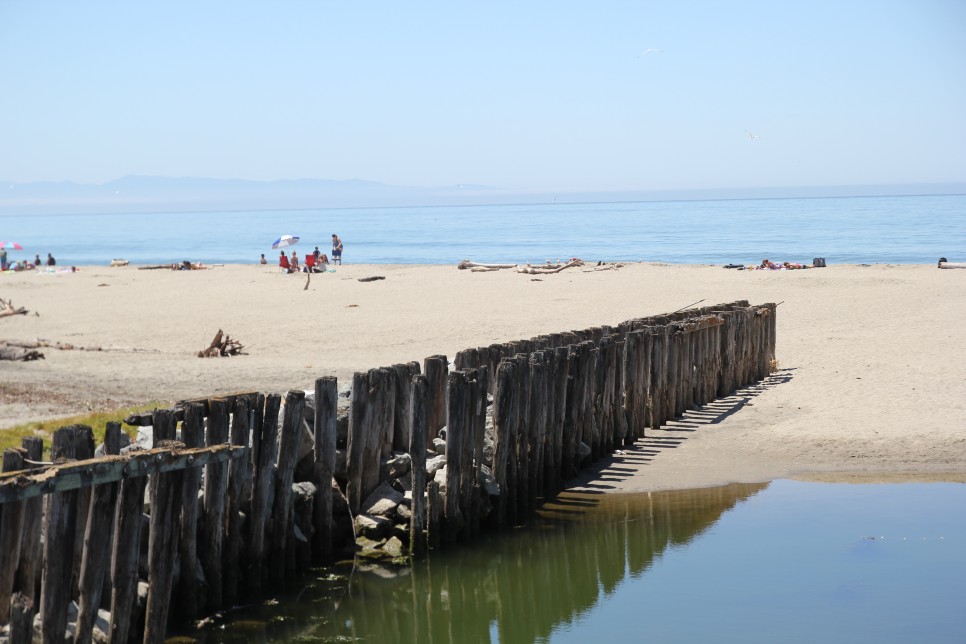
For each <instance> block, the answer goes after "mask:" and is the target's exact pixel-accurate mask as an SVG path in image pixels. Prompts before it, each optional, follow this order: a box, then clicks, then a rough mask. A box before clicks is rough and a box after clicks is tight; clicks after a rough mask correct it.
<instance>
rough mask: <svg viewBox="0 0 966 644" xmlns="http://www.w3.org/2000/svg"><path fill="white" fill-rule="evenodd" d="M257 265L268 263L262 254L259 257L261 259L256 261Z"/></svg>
mask: <svg viewBox="0 0 966 644" xmlns="http://www.w3.org/2000/svg"><path fill="white" fill-rule="evenodd" d="M258 263H259V264H267V263H268V260H267V259H265V253H262V257H261V259H259V260H258Z"/></svg>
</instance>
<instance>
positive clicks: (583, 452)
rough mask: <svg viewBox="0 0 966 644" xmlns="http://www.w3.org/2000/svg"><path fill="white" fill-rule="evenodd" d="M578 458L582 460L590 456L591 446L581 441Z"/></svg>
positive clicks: (578, 447)
mask: <svg viewBox="0 0 966 644" xmlns="http://www.w3.org/2000/svg"><path fill="white" fill-rule="evenodd" d="M577 456H579V457H580V460H583V459H585V458H587V457H588V456H590V446H589V445H588V444H587V443H585V442H583V441H580V445H578V446H577Z"/></svg>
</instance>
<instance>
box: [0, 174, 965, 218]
mask: <svg viewBox="0 0 966 644" xmlns="http://www.w3.org/2000/svg"><path fill="white" fill-rule="evenodd" d="M924 194H966V182H960V183H942V184H940V183H934V184H906V185H884V186H824V187H822V186H819V187H809V186H802V187H780V188H722V189H705V190H650V191H620V192H614V191H612V192H559V193H549V192H522V191H510V190H503V189H499V188H494V187H491V186H485V185H478V184H459V185H454V186H439V187H428V188H425V187H406V186H394V185H389V184H385V183H379V182H376V181H366V180H363V179H347V180H331V179H281V180H277V181H250V180H246V179H209V178H200V177H151V176H125V177H121V178H119V179H114V180H113V181H108V182H107V183H100V184H83V183H73V182H70V181H38V182H32V183H16V182H9V181H2V182H0V215H3V214H8V215H29V214H82V213H92V212H103V213H111V212H130V213H137V212H172V211H175V212H185V211H206V210H208V211H210V210H287V209H323V208H365V207H394V206H462V205H483V204H511V203H513V204H528V203H560V204H565V203H590V202H632V201H687V200H691V201H694V200H716V199H769V198H790V197H852V196H888V195H924Z"/></svg>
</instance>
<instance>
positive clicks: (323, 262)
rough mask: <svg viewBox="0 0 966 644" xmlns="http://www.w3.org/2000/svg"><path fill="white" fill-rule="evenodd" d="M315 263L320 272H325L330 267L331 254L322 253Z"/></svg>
mask: <svg viewBox="0 0 966 644" xmlns="http://www.w3.org/2000/svg"><path fill="white" fill-rule="evenodd" d="M315 265H316V266H317V267H318V268H319V272H320V273H324V272H325V271H326V270H327V269H328V268H329V256H328V255H326V254H325V253H321V254H320V255H319V256H318V257H317V258H316V260H315Z"/></svg>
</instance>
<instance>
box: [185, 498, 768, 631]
mask: <svg viewBox="0 0 966 644" xmlns="http://www.w3.org/2000/svg"><path fill="white" fill-rule="evenodd" d="M767 485H768V484H764V483H762V484H732V485H727V486H722V487H716V488H708V489H699V490H683V491H667V492H655V493H650V494H645V495H640V494H636V495H630V494H626V495H625V494H609V495H599V494H596V495H584V494H574V493H569V494H564V495H562V496H561V497H560V498H558V499H557V500H555V501H554V502H553V503H551V504H548V505H547V506H546V507H545V508H544V509H543V511H542V512H541V516H540V518H539V519H538V520H537V521H535V522H534V524H533V525H532V526H530V527H527V528H523V529H518V530H515V531H513V532H509V533H503V534H499V535H493V536H491V537H489V538H486V539H481V540H480V541H478V542H475V543H473V544H471V545H466V546H463V547H460V548H458V549H456V550H453V551H443V552H435V553H433V554H432V556H431V557H430V559H429V560H427V561H422V562H418V563H416V564H415V565H414V566H413V568H411V569H406V568H400V569H387V568H384V567H381V566H376V565H372V564H366V563H361V564H359V565H356V566H352V565H343V566H336V567H333V568H327V569H325V570H320V571H317V572H316V574H314V575H312V576H310V577H308V578H307V579H306V580H305V584H304V587H302V588H301V589H300V590H299V592H297V593H293V594H288V595H283V596H281V597H279V599H278V601H277V602H268V603H266V604H262V605H259V606H256V607H250V608H248V609H246V610H244V611H239V612H237V613H235V614H234V615H232V614H228V615H226V616H225V617H224V619H223V620H222V619H216V620H215V621H214V622H213V623H212V624H211V625H210V626H209V627H208V628H206V629H204V630H203V631H201V632H200V633H198V634H196V635H197V636H198V639H199V640H200V641H204V642H242V641H244V642H275V641H279V642H281V641H304V642H314V641H318V642H333V641H357V640H361V641H370V642H394V641H412V642H432V643H450V642H489V641H491V638H492V639H497V638H498V639H499V641H501V642H532V641H535V640H541V639H546V638H548V637H549V636H550V634H551V632H552V631H553V630H554V629H557V628H559V627H561V626H566V625H567V624H570V623H572V622H574V621H575V620H579V619H580V617H581V616H582V615H584V614H585V613H587V612H588V611H592V610H593V609H594V608H595V607H596V606H598V605H599V604H600V603H601V602H603V601H604V600H605V599H606V598H607V597H608V596H610V595H611V594H612V593H614V592H615V590H616V589H617V587H618V586H619V585H620V584H621V582H622V581H624V580H625V579H627V578H629V577H630V578H635V577H639V576H641V575H642V574H643V573H644V572H645V571H646V570H647V569H648V568H649V567H650V565H651V564H652V562H654V561H655V560H656V559H657V558H659V557H660V556H661V555H662V553H664V552H665V551H667V550H668V549H669V548H674V547H676V546H681V545H684V544H686V543H688V542H690V541H691V540H693V539H694V538H695V537H696V536H697V535H699V534H701V533H702V532H704V531H706V530H707V529H708V528H709V527H710V526H712V525H713V524H714V523H715V522H716V521H717V520H718V519H719V518H720V517H721V516H722V514H723V513H725V512H726V511H728V510H729V509H731V508H732V507H734V506H735V505H736V504H738V503H740V502H741V501H743V500H745V499H747V498H749V497H751V496H753V495H755V494H756V493H758V492H759V491H761V490H763V489H764V488H765V487H766V486H767Z"/></svg>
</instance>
